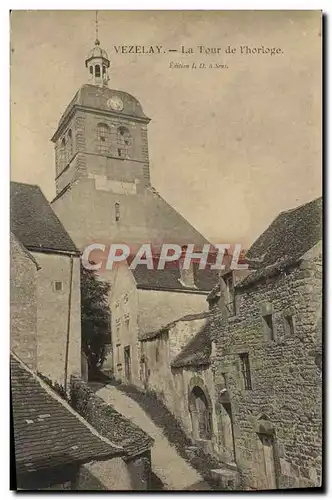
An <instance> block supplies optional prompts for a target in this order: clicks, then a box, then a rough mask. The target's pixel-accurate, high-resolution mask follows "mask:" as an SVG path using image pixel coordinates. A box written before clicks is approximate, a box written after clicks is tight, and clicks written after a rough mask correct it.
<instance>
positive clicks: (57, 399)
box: [10, 351, 125, 453]
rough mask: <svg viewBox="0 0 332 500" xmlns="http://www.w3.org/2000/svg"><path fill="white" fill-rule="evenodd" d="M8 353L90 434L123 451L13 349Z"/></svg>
mask: <svg viewBox="0 0 332 500" xmlns="http://www.w3.org/2000/svg"><path fill="white" fill-rule="evenodd" d="M10 355H11V356H12V357H13V358H14V359H15V360H16V361H17V362H18V363H19V364H20V365H21V366H22V367H23V368H24V370H25V371H27V372H28V373H30V375H32V377H33V378H34V380H36V381H37V382H38V383H39V385H40V386H41V388H42V389H44V390H45V392H47V393H48V394H49V395H50V396H51V397H52V398H53V399H54V400H55V401H57V402H58V403H60V404H61V405H62V406H63V407H64V408H66V410H68V411H69V412H70V413H71V414H72V415H74V416H75V417H76V418H77V419H78V420H79V421H80V422H81V423H82V424H83V425H85V427H87V429H89V431H90V432H91V433H92V434H94V435H95V436H96V437H98V438H99V439H100V440H101V441H103V442H104V443H106V444H107V445H109V446H112V447H113V448H117V449H118V450H123V451H124V449H123V447H122V446H119V445H117V444H115V443H113V442H112V441H110V440H109V439H108V438H105V437H104V436H102V435H101V434H100V433H99V432H98V431H97V430H96V429H95V428H94V427H92V425H91V424H89V423H88V422H87V421H86V420H85V419H84V418H83V417H82V416H81V415H80V414H79V413H77V412H76V411H75V410H74V409H73V408H72V407H71V406H70V404H69V403H68V402H67V401H65V400H64V399H62V398H61V396H59V395H58V394H57V393H56V392H55V391H54V390H53V389H51V387H50V386H49V385H48V384H46V382H44V381H43V380H42V379H41V378H40V377H39V376H38V375H37V374H36V373H35V372H33V371H32V370H31V369H30V368H29V367H28V366H27V365H26V364H25V363H24V361H22V360H21V358H19V356H17V354H15V353H14V352H13V351H11V352H10ZM124 453H125V451H124Z"/></svg>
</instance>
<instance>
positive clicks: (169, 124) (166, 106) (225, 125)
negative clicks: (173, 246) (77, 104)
mask: <svg viewBox="0 0 332 500" xmlns="http://www.w3.org/2000/svg"><path fill="white" fill-rule="evenodd" d="M94 24H95V13H94V11H15V12H12V20H11V29H12V35H11V44H12V53H11V67H12V69H11V101H12V108H11V129H12V136H11V140H12V144H11V178H12V180H16V181H21V182H28V183H33V184H39V185H40V187H41V188H42V190H43V192H44V193H45V195H46V196H47V198H48V199H49V200H51V199H52V198H53V197H54V195H55V183H54V173H55V166H54V151H53V144H52V142H51V141H50V138H51V137H52V135H53V133H54V131H55V130H56V128H57V124H58V121H59V119H60V116H61V114H62V113H63V111H64V109H65V107H66V106H67V104H68V103H69V102H70V100H71V99H72V97H73V96H74V94H75V93H76V91H77V90H78V89H79V87H80V86H81V85H83V84H84V83H87V82H88V80H87V73H86V68H85V64H84V60H85V57H86V55H87V53H88V51H89V49H90V48H92V47H93V44H94V39H95V27H94ZM99 38H100V41H101V46H102V47H103V48H105V49H106V50H107V51H108V54H109V58H110V61H111V71H110V77H111V80H110V83H109V87H110V88H114V89H121V90H124V91H127V92H129V93H131V94H133V95H134V96H135V97H136V98H138V100H139V101H140V103H141V105H142V107H143V110H144V112H145V113H146V114H147V115H148V116H149V117H150V118H151V122H150V124H149V126H148V131H149V152H150V168H151V179H152V184H153V185H154V187H155V188H156V189H157V191H159V192H160V194H161V195H162V196H163V197H164V198H165V199H166V200H167V201H168V202H169V203H171V204H172V205H173V206H174V207H175V208H176V209H177V210H178V211H179V212H180V213H181V214H182V215H183V216H184V217H186V218H187V219H188V220H189V221H190V222H191V223H192V224H193V225H194V226H195V227H196V228H197V229H198V230H199V231H200V232H201V233H203V234H204V236H206V237H207V238H209V239H210V240H211V241H213V242H215V243H217V242H219V243H235V242H236V243H242V244H243V245H249V244H250V243H252V242H253V241H254V239H255V238H256V237H257V236H259V234H260V233H261V232H263V231H264V230H265V229H266V227H267V226H268V225H269V224H270V222H271V221H272V220H273V219H274V218H275V217H276V216H277V214H278V213H279V212H280V211H282V210H285V209H289V208H293V207H295V206H298V205H300V204H302V203H305V202H307V201H310V200H311V199H313V198H316V197H317V196H320V194H321V170H322V166H321V154H322V153H321V120H322V117H321V114H322V111H321V41H322V38H321V35H320V12H318V11H303V12H301V11H296V12H295V11H294V12H292V11H284V12H283V11H275V12H273V11H272V12H271V11H266V12H258V11H256V12H255V11H248V12H241V11H237V12H226V11H224V12H222V11H219V12H209V11H205V12H204V11H197V12H181V11H178V12H176V11H173V12H172V11H164V12H162V11H159V12H144V11H141V12H139V11H137V12H131V11H127V12H125V11H122V12H121V11H101V12H99ZM122 44H124V45H145V46H149V45H153V46H155V45H162V46H163V50H164V49H165V50H166V49H168V48H177V49H178V48H180V47H181V45H184V46H186V47H193V48H194V50H195V54H193V55H181V54H179V53H162V54H155V55H135V54H122V55H120V54H117V53H116V51H115V49H114V46H119V45H122ZM198 45H204V46H206V47H221V48H222V51H224V49H225V48H227V46H228V45H232V46H233V47H236V48H237V50H239V46H240V45H249V46H250V47H261V46H262V45H264V46H265V47H280V48H281V49H282V54H280V55H277V56H271V55H241V54H238V53H236V54H234V55H227V54H225V53H224V52H223V53H220V54H219V55H209V56H203V55H201V54H199V51H198V48H197V46H198ZM170 61H174V62H182V63H186V64H189V65H190V66H191V64H192V62H193V61H194V62H195V63H196V65H197V66H198V65H199V63H201V62H202V63H205V64H206V65H207V66H209V63H213V64H214V63H220V64H227V65H228V69H216V68H215V69H209V68H206V69H196V70H193V69H170V68H169V65H170Z"/></svg>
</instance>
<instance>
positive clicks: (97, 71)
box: [95, 64, 100, 78]
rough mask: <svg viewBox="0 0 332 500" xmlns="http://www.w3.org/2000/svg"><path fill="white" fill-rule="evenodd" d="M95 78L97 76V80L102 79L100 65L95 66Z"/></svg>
mask: <svg viewBox="0 0 332 500" xmlns="http://www.w3.org/2000/svg"><path fill="white" fill-rule="evenodd" d="M95 76H96V78H99V77H100V66H99V64H96V66H95Z"/></svg>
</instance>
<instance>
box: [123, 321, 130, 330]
mask: <svg viewBox="0 0 332 500" xmlns="http://www.w3.org/2000/svg"><path fill="white" fill-rule="evenodd" d="M124 326H125V332H126V333H129V319H126V320H125V322H124Z"/></svg>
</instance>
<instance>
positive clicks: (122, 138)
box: [117, 127, 132, 158]
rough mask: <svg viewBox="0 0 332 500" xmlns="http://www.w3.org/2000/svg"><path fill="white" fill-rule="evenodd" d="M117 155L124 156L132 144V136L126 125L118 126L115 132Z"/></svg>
mask: <svg viewBox="0 0 332 500" xmlns="http://www.w3.org/2000/svg"><path fill="white" fill-rule="evenodd" d="M117 143H118V156H121V157H122V156H123V157H124V158H126V157H127V156H128V151H129V148H130V146H131V144H132V137H131V135H130V132H129V130H128V129H127V128H126V127H119V128H118V133H117Z"/></svg>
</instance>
